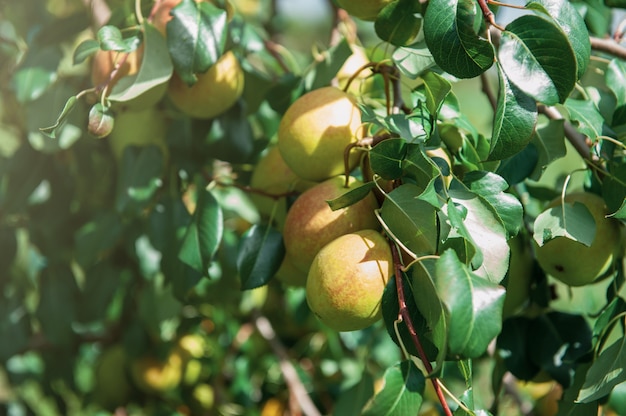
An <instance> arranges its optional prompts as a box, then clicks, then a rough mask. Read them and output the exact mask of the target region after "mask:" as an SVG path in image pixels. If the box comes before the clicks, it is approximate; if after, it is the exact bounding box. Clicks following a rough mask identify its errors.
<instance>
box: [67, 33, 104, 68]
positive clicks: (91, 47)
mask: <svg viewBox="0 0 626 416" xmlns="http://www.w3.org/2000/svg"><path fill="white" fill-rule="evenodd" d="M98 50H100V43H99V42H98V41H97V40H94V39H87V40H84V41H82V42H81V43H80V44H79V45H78V46H77V47H76V49H74V57H73V59H72V62H73V63H74V65H78V64H80V63H82V62H84V61H85V60H86V59H87V58H89V57H90V56H92V55H93V54H95V53H96V52H98Z"/></svg>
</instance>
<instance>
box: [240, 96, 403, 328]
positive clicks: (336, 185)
mask: <svg viewBox="0 0 626 416" xmlns="http://www.w3.org/2000/svg"><path fill="white" fill-rule="evenodd" d="M277 136H278V139H277V143H276V145H274V147H271V148H270V149H269V150H268V151H267V153H266V154H265V155H264V156H263V158H262V159H261V160H260V162H259V163H258V164H257V165H256V167H255V170H254V172H253V175H252V180H251V185H252V187H253V188H254V189H256V190H261V191H263V192H266V193H268V194H272V196H277V195H289V194H290V192H293V193H294V194H295V195H297V197H296V199H295V200H294V201H293V203H292V204H291V205H290V206H288V203H287V198H278V199H276V200H275V202H273V201H274V200H273V199H272V198H270V197H268V196H258V195H257V196H255V198H256V199H257V206H258V207H259V209H260V211H261V212H262V213H265V214H269V213H270V211H272V210H273V220H274V223H275V224H276V225H277V228H278V229H279V230H281V231H282V233H283V241H284V244H285V252H286V254H285V258H284V259H283V263H282V265H281V267H280V269H279V270H278V272H277V278H279V279H280V280H282V281H283V282H284V283H286V284H289V285H296V286H305V287H306V297H307V301H308V304H309V306H310V308H311V310H312V311H313V312H314V313H315V315H316V316H317V317H318V318H319V319H320V320H321V321H322V322H323V323H324V324H326V325H327V326H329V327H331V328H333V329H335V330H338V331H352V330H358V329H362V328H365V327H367V326H370V325H372V324H373V323H374V322H376V321H377V320H379V319H380V318H381V309H380V303H381V297H382V293H383V289H384V287H385V285H386V283H387V280H388V279H389V276H390V275H392V269H393V261H392V256H391V251H390V248H389V244H388V242H387V240H386V239H385V237H384V236H383V234H381V232H380V231H379V230H380V224H379V222H378V220H377V217H376V214H375V210H376V209H377V208H378V201H377V199H376V197H375V195H374V194H373V193H371V192H369V193H368V194H367V195H366V196H365V198H363V199H360V200H359V201H358V202H356V203H354V204H352V205H349V206H347V207H345V208H341V209H338V210H335V211H333V210H332V209H331V208H330V206H329V204H328V202H327V201H329V200H332V199H335V198H337V197H339V196H341V195H343V194H344V193H346V192H348V191H350V190H352V189H355V188H356V187H359V186H360V185H362V182H361V181H360V180H359V179H357V178H355V177H352V176H348V177H347V178H346V176H345V175H346V171H347V172H351V171H352V169H353V168H354V167H355V166H356V165H357V164H358V162H359V158H360V156H361V154H360V152H358V151H354V150H353V151H351V152H348V153H346V148H348V147H349V146H350V145H353V144H354V143H355V142H356V141H357V140H359V138H360V137H361V136H362V123H361V112H360V109H359V107H358V105H357V102H356V99H355V97H354V96H352V94H350V93H349V92H345V91H343V90H341V89H339V88H336V87H331V86H329V87H322V88H319V89H315V90H312V91H310V92H308V93H306V94H304V95H303V96H301V97H300V98H298V99H297V100H296V101H294V102H293V103H292V104H291V106H290V107H289V108H288V109H287V111H286V112H285V114H284V115H283V117H282V119H281V122H280V125H279V128H278V134H277ZM344 154H347V155H348V156H347V157H346V159H345V160H347V166H346V163H345V161H344Z"/></svg>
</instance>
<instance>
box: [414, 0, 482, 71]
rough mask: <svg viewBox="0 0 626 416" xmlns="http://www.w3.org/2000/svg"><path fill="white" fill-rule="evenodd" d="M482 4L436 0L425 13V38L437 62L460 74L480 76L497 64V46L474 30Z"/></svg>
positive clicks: (467, 1)
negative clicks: (495, 60) (495, 62)
mask: <svg viewBox="0 0 626 416" xmlns="http://www.w3.org/2000/svg"><path fill="white" fill-rule="evenodd" d="M478 13H480V10H479V8H478V4H477V3H476V2H473V1H470V0H434V1H431V2H430V3H429V4H428V7H427V9H426V14H425V16H424V40H425V41H426V45H428V49H430V52H431V53H432V55H433V58H434V59H435V62H436V63H437V65H439V66H440V67H441V69H443V70H444V71H446V72H449V73H450V74H452V75H454V76H455V77H458V78H473V77H476V76H478V75H480V74H482V73H483V72H485V71H486V70H487V69H489V68H490V67H491V66H492V65H493V61H494V51H493V46H491V44H490V43H489V42H488V41H487V40H485V39H481V38H480V37H479V36H478V35H477V34H476V31H475V30H474V22H475V20H476V15H477V14H478Z"/></svg>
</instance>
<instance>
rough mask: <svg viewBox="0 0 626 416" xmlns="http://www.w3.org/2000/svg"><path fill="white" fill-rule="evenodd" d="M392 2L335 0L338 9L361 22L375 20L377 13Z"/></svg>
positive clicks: (379, 0) (380, 0)
mask: <svg viewBox="0 0 626 416" xmlns="http://www.w3.org/2000/svg"><path fill="white" fill-rule="evenodd" d="M391 1H392V0H337V4H338V5H339V7H341V8H342V9H344V10H345V11H347V12H348V14H350V15H351V16H354V17H357V18H359V19H361V20H376V16H378V13H380V11H381V10H382V9H383V7H385V6H386V5H387V4H389V3H391Z"/></svg>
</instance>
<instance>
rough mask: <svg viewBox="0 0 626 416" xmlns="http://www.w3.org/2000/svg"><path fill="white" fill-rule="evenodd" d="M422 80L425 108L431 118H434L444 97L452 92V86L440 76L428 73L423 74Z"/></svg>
mask: <svg viewBox="0 0 626 416" xmlns="http://www.w3.org/2000/svg"><path fill="white" fill-rule="evenodd" d="M422 79H423V80H424V90H425V91H424V92H425V95H426V108H427V109H428V112H429V113H430V114H431V115H433V117H436V116H437V113H438V112H439V109H440V108H441V106H442V104H443V102H444V101H445V99H446V97H447V96H448V94H449V93H450V91H452V84H450V81H448V80H447V79H445V78H444V77H442V76H441V75H438V74H436V73H435V72H430V71H429V72H427V73H425V74H424V75H423V76H422Z"/></svg>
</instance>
